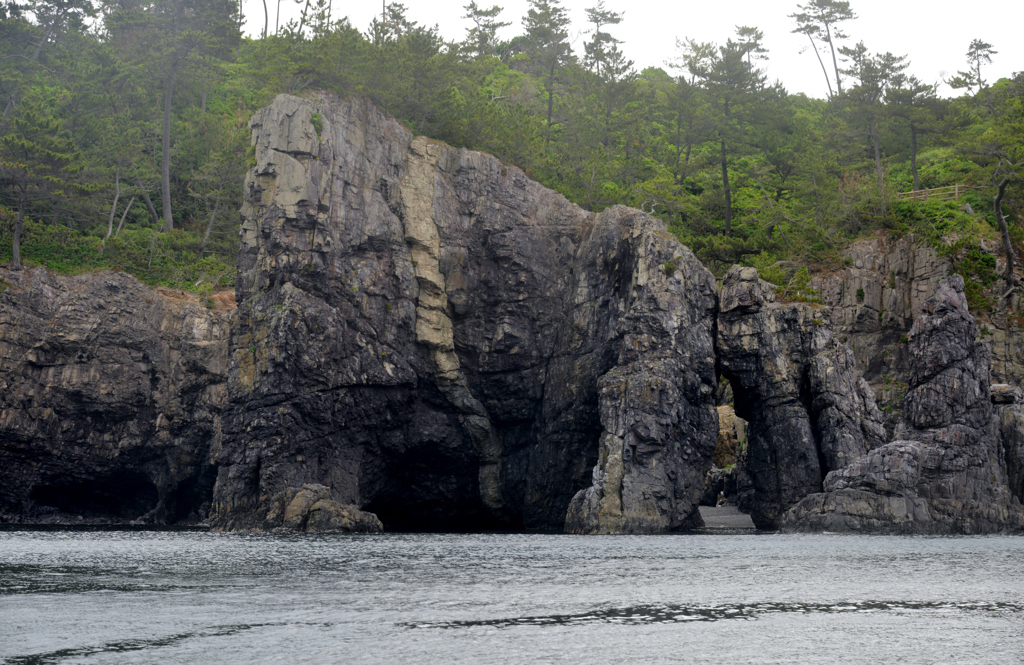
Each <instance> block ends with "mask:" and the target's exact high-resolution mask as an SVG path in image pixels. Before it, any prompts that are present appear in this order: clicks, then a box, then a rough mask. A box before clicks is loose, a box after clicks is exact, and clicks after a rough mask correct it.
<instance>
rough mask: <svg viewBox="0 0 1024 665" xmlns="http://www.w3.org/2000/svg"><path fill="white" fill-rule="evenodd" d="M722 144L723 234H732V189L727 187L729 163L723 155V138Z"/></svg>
mask: <svg viewBox="0 0 1024 665" xmlns="http://www.w3.org/2000/svg"><path fill="white" fill-rule="evenodd" d="M721 144H722V191H724V192H725V235H727V236H728V235H732V191H731V190H730V189H729V163H728V161H727V159H726V156H725V139H722V140H721Z"/></svg>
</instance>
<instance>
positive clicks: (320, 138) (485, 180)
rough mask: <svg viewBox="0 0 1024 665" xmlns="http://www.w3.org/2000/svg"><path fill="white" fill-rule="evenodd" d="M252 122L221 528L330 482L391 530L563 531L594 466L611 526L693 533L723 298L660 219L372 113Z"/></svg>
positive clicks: (287, 110) (328, 107) (706, 461)
mask: <svg viewBox="0 0 1024 665" xmlns="http://www.w3.org/2000/svg"><path fill="white" fill-rule="evenodd" d="M314 114H316V115H318V116H319V118H320V122H321V123H322V131H321V133H320V135H317V131H316V130H315V129H314V126H313V122H312V119H313V116H314ZM252 128H253V141H254V144H255V146H256V159H257V165H256V168H255V169H254V170H253V172H252V173H251V174H250V176H249V177H248V180H247V191H248V193H247V196H246V204H245V206H244V208H243V211H242V214H243V224H242V229H243V232H242V251H241V256H240V262H239V279H238V285H239V286H238V299H239V311H238V317H237V320H236V322H235V324H234V325H233V327H232V349H233V351H232V354H231V358H230V361H229V368H228V385H229V394H230V395H231V398H230V403H229V405H228V407H227V410H226V417H225V423H224V446H223V450H222V452H221V454H220V455H219V457H218V458H217V461H218V463H219V464H220V465H221V466H220V471H219V475H218V480H217V485H216V489H215V492H214V508H215V520H214V521H215V524H216V525H218V526H219V527H220V528H250V527H252V526H257V525H258V524H259V523H260V522H261V520H262V519H263V518H264V516H265V515H266V514H267V511H268V510H269V505H268V502H269V501H270V500H271V497H274V496H276V495H278V494H279V493H280V492H282V491H284V490H286V489H287V488H289V487H300V486H303V485H304V484H320V485H323V486H325V487H327V488H328V490H329V493H330V496H329V498H330V500H332V501H336V502H338V503H340V504H351V505H355V506H359V507H360V508H362V509H365V510H369V511H372V512H374V513H376V514H377V515H379V516H380V518H381V520H382V521H383V523H384V524H385V525H386V526H387V527H388V528H389V529H393V528H396V529H403V528H459V529H472V528H481V527H486V526H513V527H526V528H539V529H561V528H562V527H563V525H564V523H565V521H566V510H567V507H568V506H569V503H570V500H571V499H572V498H573V496H574V495H575V494H576V493H577V492H578V491H579V490H581V489H584V488H585V487H586V486H587V485H588V484H590V483H591V479H592V477H593V476H594V475H595V474H597V475H600V476H601V481H600V489H599V490H595V495H594V496H596V497H597V498H598V499H597V500H598V503H600V502H601V501H605V503H606V504H609V506H610V505H611V503H614V502H615V501H616V500H617V501H618V502H619V505H621V507H619V508H612V507H609V508H608V509H607V510H606V511H605V514H606V515H607V516H608V520H606V522H605V524H608V525H610V526H608V527H607V528H608V529H620V530H664V529H671V528H677V527H679V526H682V525H685V524H688V523H691V522H693V519H694V518H693V515H695V504H696V502H697V500H698V499H699V495H700V492H701V489H702V487H703V473H704V471H705V470H706V469H707V467H708V466H709V465H710V456H711V450H712V448H713V446H714V440H715V436H716V433H717V423H716V419H715V414H714V405H713V392H714V390H713V389H714V385H715V376H714V353H713V347H712V332H713V328H714V311H715V304H716V293H715V288H714V280H713V278H712V276H711V275H710V273H708V272H707V271H706V270H705V269H704V268H703V267H702V266H701V265H700V264H699V263H698V262H697V261H696V260H695V259H694V257H693V256H692V255H691V254H690V252H689V251H688V250H686V249H685V248H683V247H682V246H680V245H679V244H678V243H677V242H676V241H675V240H674V239H672V237H671V236H670V235H669V234H668V233H667V232H666V230H665V228H664V226H663V225H662V224H661V222H659V221H657V220H655V219H653V218H651V217H649V216H647V215H644V214H643V213H640V212H639V211H635V210H630V209H626V208H621V207H618V208H613V209H610V210H606V211H604V212H602V213H600V214H592V213H588V212H585V211H583V210H581V209H579V208H577V207H576V206H573V205H572V204H570V203H569V202H568V201H566V200H565V199H564V198H563V197H562V196H560V195H558V194H556V193H554V192H551V191H549V190H546V189H544V188H543V187H541V186H540V185H538V184H536V183H534V182H532V181H530V180H529V179H527V178H526V177H525V176H524V175H523V173H522V172H521V171H519V170H518V169H516V168H513V167H508V166H506V165H503V164H501V163H500V162H498V161H497V160H496V159H494V158H492V157H489V156H487V155H483V154H480V153H475V152H470V151H466V150H456V149H453V148H450V147H448V146H445V145H442V144H438V143H434V142H431V141H429V140H427V139H424V138H422V137H413V136H412V135H411V134H409V133H408V132H406V131H405V130H404V129H403V128H402V127H401V126H400V125H398V124H397V123H396V122H394V121H393V120H391V119H389V118H387V117H385V116H384V115H383V114H382V113H380V112H379V111H377V110H376V109H375V108H373V107H372V106H371V105H369V104H368V103H365V102H362V101H343V102H341V101H337V100H333V99H328V98H323V99H321V100H319V101H317V102H311V101H306V100H300V99H298V98H295V97H288V96H281V97H278V98H277V100H275V101H274V103H273V104H272V105H271V106H269V107H267V108H266V109H264V110H263V111H261V112H260V113H259V114H257V116H256V117H254V119H253V121H252ZM599 442H600V445H599ZM599 450H600V455H601V461H600V462H599V460H598V457H599ZM608 460H612V461H611V467H609V462H608ZM618 460H621V463H620V462H618ZM595 463H597V471H596V472H594V473H592V472H591V469H592V468H593V467H594V466H595ZM617 465H618V466H617ZM612 467H614V468H612ZM620 468H621V475H619V474H620V471H619V470H618V469H620ZM620 516H621V517H620ZM609 520H610V521H609ZM614 525H621V526H614Z"/></svg>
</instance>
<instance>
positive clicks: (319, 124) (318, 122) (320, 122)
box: [310, 113, 324, 139]
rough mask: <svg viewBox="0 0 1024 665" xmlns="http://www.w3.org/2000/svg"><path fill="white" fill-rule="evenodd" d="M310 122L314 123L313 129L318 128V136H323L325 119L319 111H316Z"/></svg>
mask: <svg viewBox="0 0 1024 665" xmlns="http://www.w3.org/2000/svg"><path fill="white" fill-rule="evenodd" d="M310 122H311V123H312V124H313V129H315V130H316V137H317V138H318V139H319V138H322V136H323V133H324V119H323V118H321V117H320V114H319V113H314V114H313V117H312V118H310Z"/></svg>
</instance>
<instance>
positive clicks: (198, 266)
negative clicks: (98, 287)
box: [0, 215, 235, 293]
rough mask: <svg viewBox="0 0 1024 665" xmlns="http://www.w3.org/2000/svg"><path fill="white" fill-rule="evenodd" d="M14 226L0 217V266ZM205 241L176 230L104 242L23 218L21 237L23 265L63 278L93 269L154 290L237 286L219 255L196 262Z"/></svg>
mask: <svg viewBox="0 0 1024 665" xmlns="http://www.w3.org/2000/svg"><path fill="white" fill-rule="evenodd" d="M13 233H14V222H13V220H12V219H11V218H10V217H9V216H5V215H0V264H2V263H7V262H8V261H10V260H11V242H12V237H13ZM201 241H202V239H201V238H200V237H199V236H198V235H197V234H195V233H192V232H190V231H186V230H183V229H175V230H173V231H168V232H166V233H160V234H157V233H156V232H155V231H154V230H153V229H146V228H142V229H139V228H134V229H124V230H122V231H121V235H120V236H118V237H117V238H111V239H110V240H108V241H107V242H106V243H103V239H102V238H101V237H100V236H99V235H98V234H92V233H88V232H84V233H83V232H81V231H76V230H73V229H69V228H67V227H66V226H52V225H49V224H43V223H41V222H36V221H32V220H29V219H26V220H25V224H24V227H23V229H22V238H21V257H22V262H23V263H24V264H25V265H27V266H43V267H45V268H47V269H48V270H52V271H53V272H57V273H62V274H80V273H86V272H92V271H95V270H104V269H106V270H114V271H123V272H126V273H128V274H130V275H133V276H134V277H135V278H137V279H138V280H139V281H140V282H143V283H145V284H149V285H150V286H166V287H169V288H175V289H182V290H185V291H192V292H195V293H209V292H211V291H216V290H221V289H226V288H233V287H234V285H235V266H234V262H233V261H232V263H228V262H227V261H225V259H224V258H223V257H220V256H215V255H214V256H206V257H204V258H203V259H197V258H196V257H197V255H198V252H199V246H200V244H201Z"/></svg>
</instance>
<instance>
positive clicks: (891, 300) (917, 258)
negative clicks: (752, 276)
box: [811, 235, 1024, 409]
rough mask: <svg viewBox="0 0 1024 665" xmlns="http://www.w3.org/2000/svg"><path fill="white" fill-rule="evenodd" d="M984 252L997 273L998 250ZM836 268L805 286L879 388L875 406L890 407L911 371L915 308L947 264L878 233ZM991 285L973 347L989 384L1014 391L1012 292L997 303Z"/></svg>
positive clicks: (1016, 338) (1018, 371) (924, 249)
mask: <svg viewBox="0 0 1024 665" xmlns="http://www.w3.org/2000/svg"><path fill="white" fill-rule="evenodd" d="M977 250H978V251H980V252H981V253H982V254H989V253H991V257H992V259H993V263H992V265H993V266H994V267H993V270H994V272H999V273H1000V274H1001V271H1002V270H1003V268H1002V265H1005V264H1003V259H1002V255H1001V250H1000V249H999V248H998V247H996V248H992V249H991V251H990V248H989V247H987V246H986V245H985V244H984V243H983V244H982V245H981V246H979V247H978V248H977ZM843 263H844V265H843V267H842V268H841V269H839V270H835V271H832V272H829V273H824V274H820V275H818V276H816V277H815V278H814V279H813V280H812V282H811V285H812V287H813V288H814V289H816V290H817V291H818V294H819V296H820V298H821V300H822V303H823V304H824V306H825V307H826V308H828V309H829V310H830V320H831V322H832V327H833V331H834V332H835V335H836V336H837V337H838V338H839V339H840V340H842V341H843V342H844V343H845V344H846V345H847V346H849V347H850V348H851V349H852V350H853V353H854V357H855V359H856V361H857V367H858V369H860V370H861V371H862V372H863V373H864V377H865V379H867V381H868V382H869V383H871V384H872V385H874V386H876V388H878V389H879V391H878V397H879V401H880V402H881V403H885V404H886V405H892V406H894V407H896V408H897V409H898V408H900V407H901V406H902V400H903V394H904V392H905V390H906V384H907V381H908V380H909V375H910V371H911V364H910V363H911V358H910V349H909V346H908V343H907V342H908V338H909V335H910V329H911V327H912V326H913V325H914V321H915V320H916V319H917V316H918V312H919V311H920V309H921V305H922V303H924V302H925V301H926V300H928V299H929V298H931V297H932V296H933V295H935V291H936V289H937V288H938V285H939V282H940V281H941V280H942V278H944V277H946V276H947V275H949V274H950V273H951V272H952V269H953V265H952V263H950V261H949V260H948V259H946V258H944V257H942V256H940V255H939V254H938V252H936V251H935V249H934V248H932V247H931V246H929V244H928V243H927V242H926V241H924V240H922V239H919V238H914V237H904V238H900V239H898V240H891V239H888V238H886V237H885V236H884V235H877V236H875V237H872V238H866V239H862V240H858V241H856V242H853V243H851V244H850V246H849V247H847V248H846V249H845V250H844V251H843ZM1004 292H1005V286H1004V284H1003V282H1002V281H998V282H996V283H995V284H993V285H991V286H990V287H989V288H987V289H985V291H984V293H985V295H986V296H987V298H988V300H989V302H990V303H992V304H993V306H992V307H991V309H985V310H984V311H978V312H974V314H975V315H976V316H980V317H982V320H981V321H980V322H979V323H980V325H979V328H978V331H979V341H982V342H984V343H985V344H986V345H987V346H988V347H989V348H990V350H991V354H992V366H991V372H992V380H993V381H995V382H997V383H1008V384H1012V385H1016V386H1020V384H1021V382H1022V381H1024V334H1022V328H1021V323H1022V321H1021V318H1020V315H1019V312H1020V307H1021V302H1020V295H1019V294H1012V295H1011V297H1010V298H1008V299H1002V298H1001V296H1002V295H1003V293H1004Z"/></svg>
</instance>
